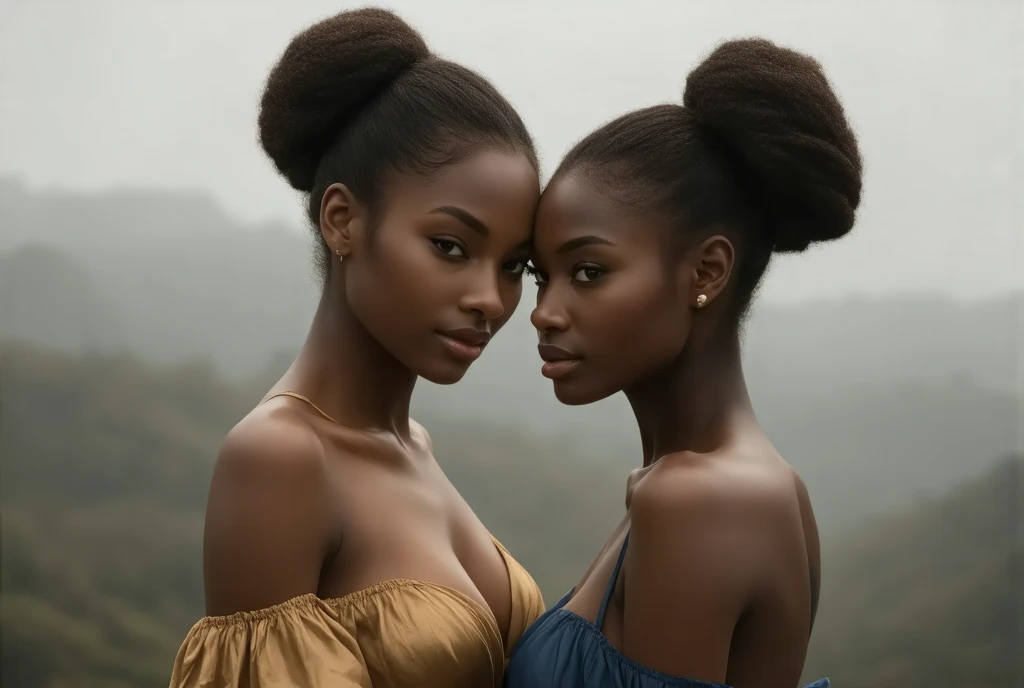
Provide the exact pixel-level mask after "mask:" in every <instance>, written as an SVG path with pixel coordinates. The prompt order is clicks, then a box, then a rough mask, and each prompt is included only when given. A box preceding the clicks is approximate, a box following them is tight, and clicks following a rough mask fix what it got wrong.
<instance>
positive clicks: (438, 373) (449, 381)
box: [416, 365, 469, 385]
mask: <svg viewBox="0 0 1024 688" xmlns="http://www.w3.org/2000/svg"><path fill="white" fill-rule="evenodd" d="M467 372H469V366H453V365H438V366H433V367H431V368H430V369H429V370H420V371H416V374H417V375H419V376H420V377H421V378H423V379H424V380H426V381H427V382H433V383H434V384H435V385H454V384H455V383H456V382H458V381H459V380H461V379H462V378H464V377H466V373H467Z"/></svg>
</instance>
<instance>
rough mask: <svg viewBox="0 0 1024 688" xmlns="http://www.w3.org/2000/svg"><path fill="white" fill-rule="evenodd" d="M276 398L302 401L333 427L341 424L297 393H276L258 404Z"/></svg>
mask: <svg viewBox="0 0 1024 688" xmlns="http://www.w3.org/2000/svg"><path fill="white" fill-rule="evenodd" d="M277 397H291V398H292V399H298V400H299V401H304V402H306V403H307V404H309V405H310V406H312V407H313V408H314V409H316V412H317V413H319V414H320V415H321V416H323V417H324V418H326V419H327V420H329V421H331V422H332V423H334V424H335V425H341V423H339V422H338V421H336V420H334V419H333V418H331V417H330V416H328V415H327V414H326V413H324V412H323V409H321V408H320V407H319V406H317V405H316V404H314V403H313V402H312V401H310V400H309V399H307V398H306V397H304V396H302V395H301V394H299V393H298V392H277V393H276V394H271V395H270V396H269V397H267V398H266V399H264V400H263V401H262V402H260V406H262V405H263V404H265V403H267V402H268V401H270V400H271V399H276V398H277Z"/></svg>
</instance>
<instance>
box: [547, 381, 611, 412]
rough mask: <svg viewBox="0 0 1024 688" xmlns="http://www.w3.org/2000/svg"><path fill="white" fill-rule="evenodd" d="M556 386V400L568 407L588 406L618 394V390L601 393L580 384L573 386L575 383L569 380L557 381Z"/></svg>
mask: <svg viewBox="0 0 1024 688" xmlns="http://www.w3.org/2000/svg"><path fill="white" fill-rule="evenodd" d="M554 386H555V398H556V399H558V400H559V401H560V402H562V403H563V404H565V405H566V406H586V405H587V404H593V403H594V402H597V401H601V400H602V399H607V398H608V397H610V396H611V395H613V394H615V392H616V390H611V391H609V392H605V393H600V392H598V391H596V390H594V389H593V388H591V389H587V388H586V387H584V386H582V385H580V384H578V383H577V384H573V382H571V381H568V380H566V381H564V382H561V381H558V380H555V382H554Z"/></svg>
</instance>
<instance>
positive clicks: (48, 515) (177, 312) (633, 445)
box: [0, 178, 1024, 688]
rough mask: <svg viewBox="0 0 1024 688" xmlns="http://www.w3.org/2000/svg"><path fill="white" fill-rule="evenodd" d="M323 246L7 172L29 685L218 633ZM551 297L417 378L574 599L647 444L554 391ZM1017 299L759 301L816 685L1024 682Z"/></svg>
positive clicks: (545, 570)
mask: <svg viewBox="0 0 1024 688" xmlns="http://www.w3.org/2000/svg"><path fill="white" fill-rule="evenodd" d="M298 215H299V214H298V211H297V212H296V217H298ZM304 237H305V235H303V234H299V233H297V232H296V231H295V230H294V229H293V228H290V227H287V226H283V225H282V226H278V225H272V224H267V225H263V226H249V225H244V224H242V223H240V222H238V221H237V220H234V219H232V218H231V217H229V216H228V215H226V214H225V213H224V212H222V211H221V209H220V208H219V207H218V206H217V205H216V203H214V202H213V201H212V200H211V199H210V198H207V197H206V196H203V195H201V194H192V195H189V194H176V193H171V192H157V191H146V190H126V191H118V192H108V193H103V194H91V195H87V194H74V193H68V192H64V191H61V190H60V189H29V188H28V187H27V186H25V185H23V184H21V183H20V182H19V181H18V180H17V179H14V178H0V347H2V348H0V500H2V512H0V528H2V537H0V576H2V578H0V615H2V618H0V621H2V627H3V634H2V638H0V649H2V653H0V681H2V683H3V685H4V686H16V687H19V688H21V687H24V688H35V687H37V686H38V687H45V688H63V687H65V686H68V687H69V686H83V687H86V688H91V687H94V686H95V687H97V688H98V687H101V686H102V687H110V688H114V687H118V688H120V687H128V686H132V687H134V686H165V685H166V684H167V681H168V677H169V673H170V666H171V662H172V660H173V657H174V653H175V651H176V650H177V647H178V644H179V643H180V641H181V639H182V638H183V637H184V635H185V633H186V632H187V631H188V629H189V627H190V626H191V625H192V623H194V622H195V621H196V620H197V619H198V618H200V617H201V616H202V613H203V601H202V575H201V559H200V557H201V539H202V524H203V510H204V506H205V500H206V491H207V487H208V481H209V477H210V470H211V468H212V461H213V458H214V455H215V452H216V449H217V445H218V444H219V442H220V440H221V438H222V437H223V436H224V434H225V433H226V432H227V431H228V429H230V427H231V426H232V425H233V424H234V423H235V422H236V421H237V420H238V419H240V418H241V417H242V416H243V415H244V414H245V413H246V412H247V411H248V409H249V408H251V406H252V405H253V404H254V403H256V402H257V401H258V400H259V398H260V397H261V396H262V395H263V393H264V392H265V390H266V388H267V387H268V386H269V385H270V384H271V383H272V382H273V381H274V380H276V378H277V376H278V375H280V373H281V372H283V370H284V368H285V367H286V366H287V365H288V363H289V362H290V359H291V356H292V354H293V352H294V351H295V350H297V348H298V346H299V345H300V344H301V342H302V340H303V338H304V337H305V334H306V328H307V327H308V325H309V322H310V318H311V316H312V313H313V310H314V308H315V306H316V299H317V293H318V288H317V285H316V283H315V280H314V279H313V278H312V277H311V274H310V269H309V266H310V264H311V261H310V256H309V248H308V246H307V243H306V241H305V240H304ZM809 288H811V289H813V285H809ZM533 298H534V297H533V287H532V286H530V285H529V284H527V285H526V286H525V287H524V296H523V303H522V304H521V306H520V309H519V312H517V314H516V317H515V318H514V319H513V321H512V322H511V323H510V325H509V326H508V327H507V329H506V331H504V332H502V333H501V335H500V336H499V337H497V338H496V339H495V341H494V343H493V344H492V345H491V346H490V347H489V348H488V353H487V355H486V356H485V357H484V358H483V359H482V360H481V361H480V362H479V363H478V364H477V365H476V366H474V368H473V369H472V370H471V372H470V374H469V375H468V376H467V377H466V379H465V380H464V381H463V382H462V383H460V384H458V385H454V386H452V387H447V388H442V387H438V386H434V385H429V384H426V383H421V384H420V386H419V387H418V388H417V392H416V396H415V398H414V415H415V416H416V417H417V419H418V420H419V421H420V422H422V423H424V425H426V426H427V428H428V429H429V430H430V432H431V435H432V437H433V439H434V445H435V450H436V453H437V457H438V460H439V461H440V462H441V464H442V466H443V467H444V468H445V469H446V471H447V472H448V474H449V476H450V478H451V479H452V481H453V482H454V483H455V485H456V486H457V487H458V488H459V489H460V490H461V491H462V493H463V495H464V496H465V497H466V499H467V500H468V501H469V503H470V504H471V505H472V506H473V508H474V509H475V510H476V511H477V513H478V515H479V516H480V517H481V519H482V520H483V521H484V522H485V523H486V524H487V525H488V526H489V527H490V528H491V529H492V531H493V532H494V533H495V534H496V535H497V536H498V537H499V538H500V539H501V540H502V541H503V542H504V544H505V545H506V546H507V547H508V548H509V549H510V550H511V551H512V552H513V553H514V554H515V556H516V557H517V558H518V559H519V560H520V561H521V562H522V563H523V564H524V566H526V567H527V568H528V569H529V570H530V572H531V573H532V574H533V575H534V577H535V578H536V579H537V581H538V583H539V584H540V585H541V587H542V589H543V591H544V595H545V598H546V599H547V601H548V602H553V601H554V600H555V599H557V598H558V597H559V596H560V595H561V594H562V593H563V592H564V591H565V590H566V589H567V588H569V587H570V586H571V585H573V583H574V582H575V581H576V580H577V579H578V577H579V575H580V574H581V573H582V571H583V570H584V569H585V568H586V566H587V565H588V564H589V563H590V560H591V558H592V557H593V556H594V555H595V554H596V552H597V550H598V548H599V547H600V544H601V543H602V542H603V540H604V538H605V536H606V535H607V532H608V530H609V529H610V528H611V527H613V525H614V524H615V523H616V522H617V521H618V520H619V518H620V516H621V512H622V509H623V499H624V494H625V479H626V475H627V473H628V472H629V471H630V470H631V469H632V468H634V467H635V466H636V465H637V464H638V463H639V459H638V455H639V442H638V438H637V435H636V430H635V428H634V427H633V421H632V417H631V414H630V412H629V409H628V406H627V405H626V404H625V402H624V400H623V399H621V398H615V399H610V400H607V401H605V402H602V403H599V404H595V405H593V406H588V407H585V408H566V407H563V406H561V405H559V404H558V402H557V401H556V400H555V399H554V396H553V395H552V394H551V391H550V387H549V383H547V382H546V381H545V380H543V378H541V377H540V375H539V374H538V370H537V368H538V364H537V360H536V354H535V349H534V348H533V344H534V341H535V340H534V339H533V334H532V331H531V330H530V327H529V323H528V321H527V319H526V318H527V316H528V313H529V310H530V307H531V305H532V301H533ZM1021 304H1022V295H1021V294H1006V295H1005V296H1002V297H992V298H989V299H987V300H980V301H973V302H953V301H950V300H946V299H943V298H940V297H936V296H932V295H929V294H910V293H907V294H899V293H896V294H892V295H889V296H887V297H885V298H875V299H858V298H850V299H847V300H831V301H814V300H813V299H812V300H808V301H806V302H805V303H802V304H799V305H785V306H783V305H777V304H769V303H764V304H761V305H759V306H758V307H757V308H756V310H755V312H754V315H753V317H752V320H751V322H750V324H749V326H748V328H747V332H746V338H745V351H746V353H745V361H746V368H747V375H748V382H749V385H750V388H751V393H752V394H753V396H754V402H755V407H756V408H757V410H758V414H759V416H760V418H761V420H762V422H763V424H764V425H765V427H766V428H767V430H768V432H769V433H770V434H771V436H772V437H773V438H774V440H775V442H776V444H777V446H778V448H779V449H780V451H781V452H782V453H783V455H784V456H786V458H787V459H788V460H789V461H790V462H791V463H792V464H793V465H794V466H795V467H796V468H797V469H798V470H799V471H800V473H801V475H802V476H803V477H804V479H805V481H806V482H807V484H808V487H809V489H810V492H811V497H812V500H813V502H814V507H815V511H816V513H817V516H818V521H819V525H820V528H821V536H822V545H823V555H822V558H823V592H822V602H821V606H820V609H819V613H818V622H817V628H816V629H815V633H814V638H813V640H812V647H811V652H810V655H809V657H808V662H807V670H806V678H807V679H808V680H811V679H814V678H817V677H819V676H824V675H827V676H829V677H830V678H831V679H832V681H833V684H834V685H836V686H837V688H840V687H841V688H888V687H892V688H896V687H899V688H919V687H921V688H923V687H925V686H927V687H929V688H941V687H943V686H951V687H954V686H955V687H957V688H961V687H973V686H978V687H981V686H985V687H988V686H997V687H998V686H1007V687H1011V686H1012V687H1019V686H1021V685H1024V660H1022V657H1024V652H1022V651H1021V647H1024V594H1022V590H1024V523H1022V522H1024V508H1022V505H1024V451H1022V438H1021V427H1022V410H1021V406H1020V403H1019V399H1020V392H1021V382H1022V378H1021V366H1020V362H1021V356H1022V353H1021V352H1022V350H1024V347H1022V343H1021V341H1022V340H1021V329H1020V328H1021ZM1014 648H1016V649H1014Z"/></svg>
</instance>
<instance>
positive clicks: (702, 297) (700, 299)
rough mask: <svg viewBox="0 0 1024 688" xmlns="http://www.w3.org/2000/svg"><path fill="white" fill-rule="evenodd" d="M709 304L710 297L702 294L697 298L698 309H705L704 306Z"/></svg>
mask: <svg viewBox="0 0 1024 688" xmlns="http://www.w3.org/2000/svg"><path fill="white" fill-rule="evenodd" d="M707 302H708V297H707V296H705V295H704V294H701V295H700V296H698V297H697V308H703V307H704V304H705V303H707Z"/></svg>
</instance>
